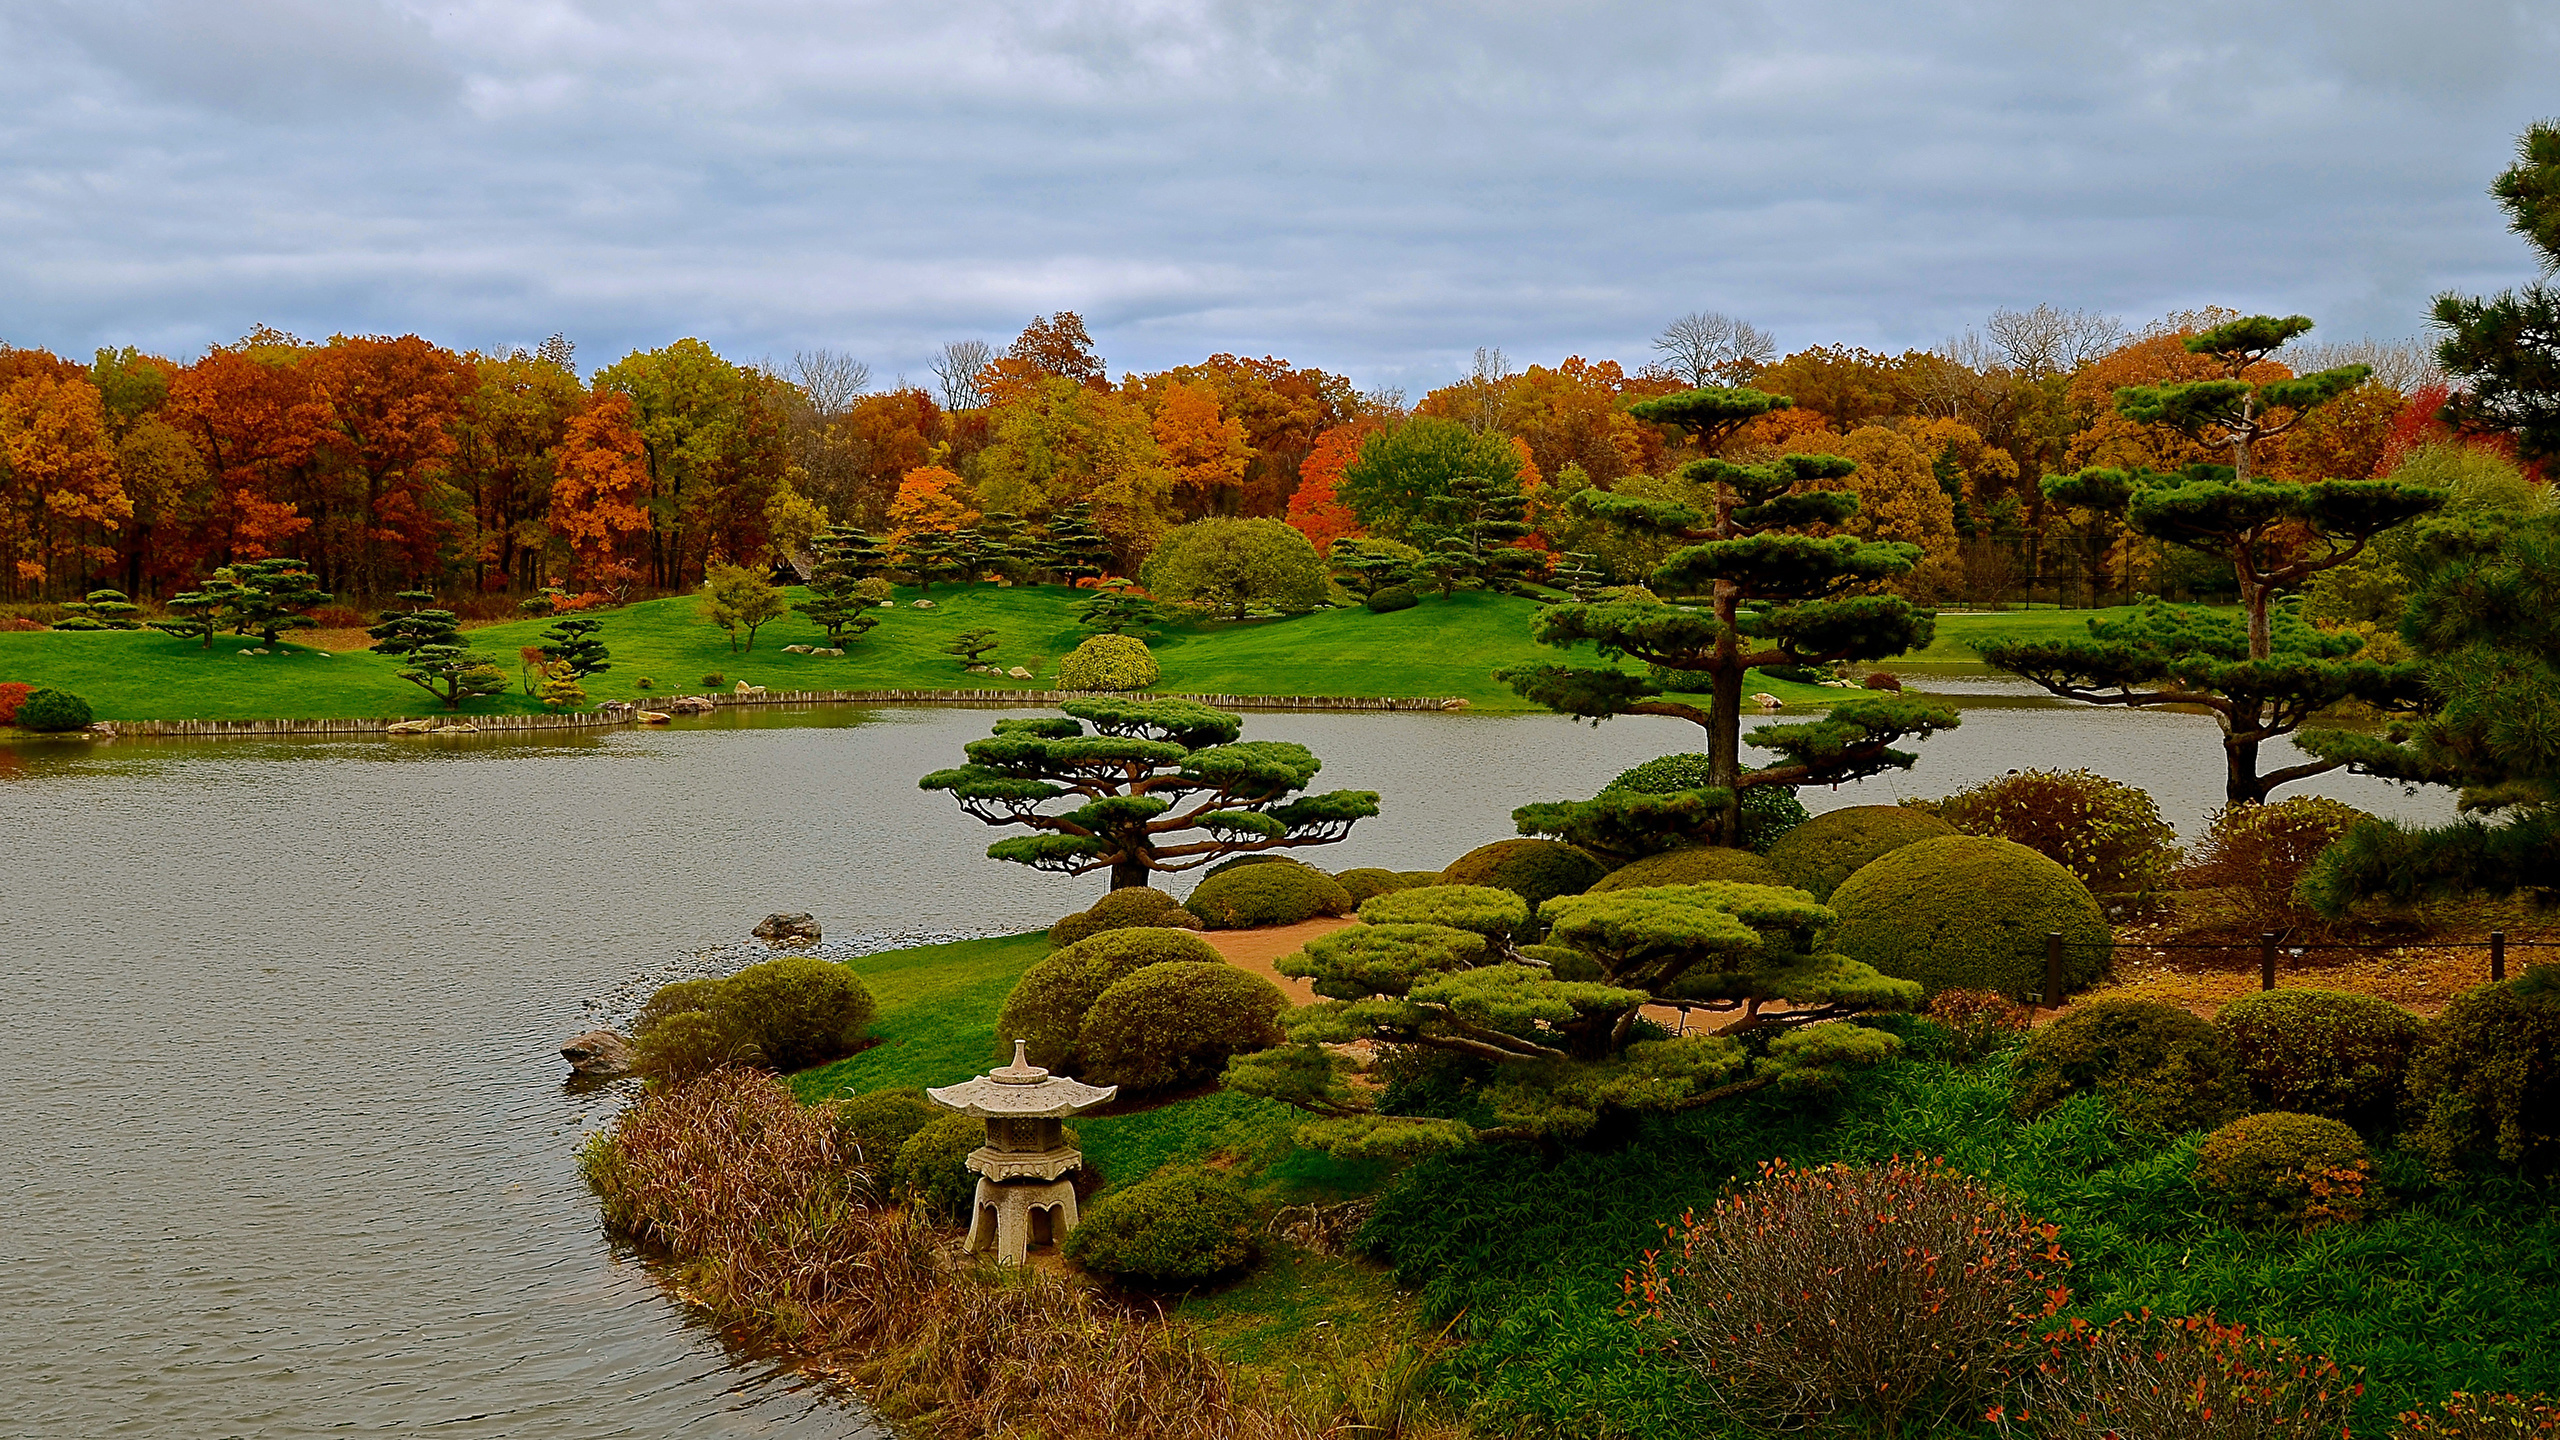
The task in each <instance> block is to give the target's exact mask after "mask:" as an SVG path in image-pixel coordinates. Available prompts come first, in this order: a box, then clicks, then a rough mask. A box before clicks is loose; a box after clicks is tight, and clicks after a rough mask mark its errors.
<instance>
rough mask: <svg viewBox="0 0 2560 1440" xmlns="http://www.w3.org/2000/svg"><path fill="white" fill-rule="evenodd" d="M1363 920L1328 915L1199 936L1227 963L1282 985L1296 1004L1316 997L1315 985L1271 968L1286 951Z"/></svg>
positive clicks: (1283, 989)
mask: <svg viewBox="0 0 2560 1440" xmlns="http://www.w3.org/2000/svg"><path fill="white" fill-rule="evenodd" d="M1359 923H1360V922H1359V921H1357V920H1353V919H1350V918H1348V917H1325V918H1321V919H1315V920H1301V921H1299V922H1298V923H1297V924H1295V925H1273V926H1270V927H1268V928H1266V929H1261V930H1208V931H1203V932H1202V933H1201V936H1200V938H1201V939H1203V940H1206V941H1208V942H1209V943H1210V944H1211V945H1212V946H1215V947H1216V948H1217V951H1218V953H1219V954H1221V955H1224V956H1226V957H1227V963H1228V964H1230V965H1233V966H1235V967H1236V968H1237V969H1239V970H1250V971H1252V972H1253V973H1254V974H1256V975H1259V976H1261V977H1262V978H1263V979H1265V980H1268V981H1270V982H1271V983H1272V984H1274V985H1277V986H1279V987H1280V993H1282V994H1284V995H1286V996H1288V997H1289V999H1290V1001H1291V1002H1292V1003H1293V1004H1298V1005H1304V1004H1306V1003H1307V1002H1308V1001H1310V1000H1313V999H1314V998H1316V991H1315V986H1314V985H1313V984H1312V983H1310V982H1308V981H1305V980H1292V979H1289V978H1288V977H1287V976H1284V975H1282V974H1281V973H1280V972H1279V971H1278V970H1275V969H1273V968H1272V965H1273V964H1274V962H1276V961H1278V960H1279V958H1280V957H1281V956H1283V955H1286V954H1288V953H1289V952H1291V951H1293V950H1295V949H1297V948H1298V947H1299V946H1301V945H1304V944H1306V943H1307V942H1308V941H1310V940H1313V939H1314V938H1316V937H1317V936H1319V935H1330V934H1332V933H1333V932H1334V931H1336V930H1341V929H1345V928H1348V927H1350V926H1353V925H1357V924H1359Z"/></svg>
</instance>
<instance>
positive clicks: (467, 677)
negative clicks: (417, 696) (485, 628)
mask: <svg viewBox="0 0 2560 1440" xmlns="http://www.w3.org/2000/svg"><path fill="white" fill-rule="evenodd" d="M400 678H401V679H403V680H406V681H408V682H409V683H410V684H412V685H415V686H417V687H418V688H419V689H421V690H424V691H426V692H427V693H428V694H430V695H433V696H435V697H436V698H437V699H439V700H442V701H443V702H444V707H445V708H446V709H448V710H459V709H461V708H462V702H463V701H465V700H474V699H478V698H479V697H480V696H483V695H503V694H505V693H506V692H507V674H506V672H505V671H503V670H501V669H499V668H498V667H497V665H496V663H495V662H493V661H491V660H490V658H489V657H488V656H486V655H480V654H475V653H473V652H472V650H471V649H470V648H469V647H467V646H463V645H455V644H444V645H421V646H419V647H418V648H417V649H415V650H412V651H410V652H409V664H408V666H407V668H405V669H403V670H402V671H401V672H400Z"/></svg>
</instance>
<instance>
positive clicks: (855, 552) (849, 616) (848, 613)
mask: <svg viewBox="0 0 2560 1440" xmlns="http://www.w3.org/2000/svg"><path fill="white" fill-rule="evenodd" d="M810 549H812V550H814V551H815V552H816V553H817V563H816V565H815V567H814V568H815V570H816V573H815V574H813V575H811V576H810V577H809V598H808V599H806V600H803V601H801V602H800V603H799V604H797V605H794V606H792V607H791V608H792V609H794V610H797V611H799V612H800V613H801V614H803V615H806V616H808V617H809V619H810V621H811V622H812V623H813V624H815V625H816V626H817V627H818V628H819V629H821V630H824V631H826V632H827V644H828V645H829V646H830V647H835V648H841V647H842V646H843V644H844V632H845V631H847V630H851V631H852V632H853V633H854V637H855V638H856V639H860V638H861V636H862V635H863V633H864V632H865V631H868V630H869V629H870V628H871V627H872V626H874V625H877V624H879V623H880V619H879V617H878V616H876V615H873V614H872V613H871V612H872V611H873V610H874V609H877V608H878V605H879V602H878V600H876V599H875V598H873V597H874V595H875V593H876V592H877V590H878V588H879V587H877V586H871V587H866V586H864V584H863V583H862V582H863V581H865V580H868V579H871V578H873V576H874V575H875V574H876V573H877V572H878V571H879V569H880V568H881V566H882V565H884V564H885V563H887V562H886V559H885V557H883V556H882V554H881V551H880V543H879V542H878V541H876V540H874V539H872V538H871V537H870V536H869V535H866V534H864V533H863V532H861V531H859V530H855V529H852V528H851V527H849V526H843V525H836V526H830V527H829V528H828V529H827V531H826V532H825V533H824V534H822V535H820V536H818V537H817V539H815V540H814V541H812V542H810Z"/></svg>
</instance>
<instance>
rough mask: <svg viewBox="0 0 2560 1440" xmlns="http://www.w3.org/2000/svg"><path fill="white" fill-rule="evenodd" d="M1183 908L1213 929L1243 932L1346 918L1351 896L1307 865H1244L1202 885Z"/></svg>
mask: <svg viewBox="0 0 2560 1440" xmlns="http://www.w3.org/2000/svg"><path fill="white" fill-rule="evenodd" d="M1183 904H1184V906H1185V908H1187V909H1189V910H1190V912H1191V913H1192V914H1194V915H1197V916H1199V917H1200V922H1201V923H1202V924H1203V925H1206V926H1208V927H1209V928H1210V929H1212V930H1244V929H1249V928H1251V927H1253V926H1256V925H1295V924H1297V923H1298V922H1299V921H1301V920H1312V919H1314V918H1315V917H1316V916H1318V915H1348V914H1350V913H1351V892H1350V891H1348V890H1345V889H1343V888H1342V885H1341V883H1340V882H1338V881H1336V880H1335V879H1334V878H1333V877H1332V876H1330V875H1327V874H1326V873H1324V872H1323V871H1321V870H1317V869H1313V868H1311V867H1309V866H1305V865H1246V866H1243V867H1241V868H1238V869H1234V870H1229V871H1227V872H1226V873H1225V874H1223V875H1212V876H1210V877H1209V878H1208V879H1206V880H1203V881H1201V882H1200V884H1199V887H1198V888H1197V889H1194V890H1193V891H1192V892H1191V898H1190V899H1189V900H1187V901H1184V902H1183Z"/></svg>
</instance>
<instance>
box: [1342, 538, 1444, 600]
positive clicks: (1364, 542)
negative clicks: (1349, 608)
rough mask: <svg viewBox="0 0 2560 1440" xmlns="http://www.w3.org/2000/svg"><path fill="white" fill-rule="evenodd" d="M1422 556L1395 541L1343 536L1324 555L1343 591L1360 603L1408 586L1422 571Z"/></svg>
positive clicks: (1408, 546)
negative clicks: (1391, 589) (1387, 589)
mask: <svg viewBox="0 0 2560 1440" xmlns="http://www.w3.org/2000/svg"><path fill="white" fill-rule="evenodd" d="M1423 560H1424V557H1423V555H1422V553H1421V552H1420V551H1418V550H1416V549H1414V548H1413V547H1412V546H1410V545H1406V544H1401V543H1399V542H1397V541H1394V540H1377V539H1372V538H1369V537H1366V536H1359V535H1345V536H1344V537H1342V538H1341V539H1339V540H1336V541H1334V542H1333V544H1332V545H1331V546H1330V547H1328V548H1327V549H1326V551H1325V563H1326V564H1327V565H1329V566H1331V567H1332V573H1333V578H1334V579H1336V580H1339V581H1341V582H1342V585H1343V588H1344V589H1346V590H1349V591H1350V592H1351V593H1353V594H1355V595H1358V596H1360V597H1361V598H1363V599H1366V598H1368V597H1369V596H1371V595H1375V594H1377V593H1378V592H1379V591H1381V590H1384V589H1386V588H1387V587H1388V586H1390V585H1410V584H1412V583H1413V582H1414V580H1415V579H1416V578H1417V577H1419V576H1420V575H1421V573H1422V570H1423Z"/></svg>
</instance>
